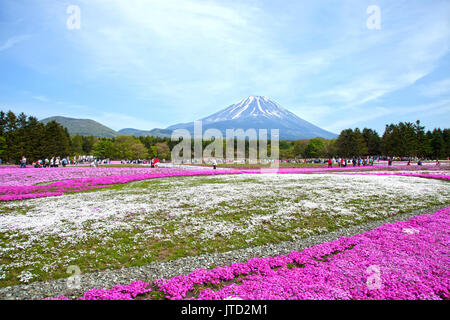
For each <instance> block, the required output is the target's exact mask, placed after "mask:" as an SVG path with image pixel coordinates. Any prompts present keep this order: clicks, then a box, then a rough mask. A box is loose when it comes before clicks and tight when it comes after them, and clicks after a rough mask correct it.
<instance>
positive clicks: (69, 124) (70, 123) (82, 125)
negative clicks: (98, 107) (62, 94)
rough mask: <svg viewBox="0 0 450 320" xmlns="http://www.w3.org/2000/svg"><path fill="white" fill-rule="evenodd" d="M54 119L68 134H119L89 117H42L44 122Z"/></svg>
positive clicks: (108, 135) (96, 135) (112, 135)
mask: <svg viewBox="0 0 450 320" xmlns="http://www.w3.org/2000/svg"><path fill="white" fill-rule="evenodd" d="M53 120H55V121H56V122H58V123H59V124H60V125H62V126H63V127H66V128H67V130H68V131H69V134H70V135H76V134H79V135H82V136H94V137H109V138H111V137H117V136H118V135H119V134H118V133H117V132H116V131H114V130H113V129H111V128H108V127H107V126H105V125H103V124H101V123H98V122H97V121H94V120H91V119H74V118H67V117H49V118H45V119H42V120H41V122H42V123H44V124H46V123H48V122H50V121H53Z"/></svg>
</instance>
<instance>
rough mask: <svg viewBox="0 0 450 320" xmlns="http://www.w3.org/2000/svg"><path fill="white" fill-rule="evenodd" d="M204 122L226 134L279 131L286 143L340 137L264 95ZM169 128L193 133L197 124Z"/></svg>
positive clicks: (205, 127)
mask: <svg viewBox="0 0 450 320" xmlns="http://www.w3.org/2000/svg"><path fill="white" fill-rule="evenodd" d="M201 121H202V125H203V129H204V130H206V129H208V128H215V129H219V130H221V131H223V132H225V130H226V129H244V130H246V129H250V128H254V129H268V130H270V129H279V130H280V139H285V140H297V139H309V138H316V137H323V138H326V139H332V138H335V137H336V134H334V133H332V132H328V131H326V130H323V129H321V128H319V127H317V126H315V125H313V124H312V123H309V122H307V121H305V120H303V119H301V118H299V117H298V116H296V115H295V114H293V113H292V112H290V111H288V110H286V109H285V108H283V107H282V106H280V105H279V104H278V103H276V102H275V101H273V100H271V99H269V98H267V97H262V96H249V97H247V98H245V99H242V100H241V101H239V102H237V103H235V104H232V105H230V106H229V107H227V108H225V109H223V110H221V111H219V112H216V113H214V114H212V115H210V116H208V117H205V118H203V119H201ZM167 129H170V130H175V129H188V130H189V131H190V132H193V123H192V122H190V123H180V124H176V125H173V126H170V127H168V128H167Z"/></svg>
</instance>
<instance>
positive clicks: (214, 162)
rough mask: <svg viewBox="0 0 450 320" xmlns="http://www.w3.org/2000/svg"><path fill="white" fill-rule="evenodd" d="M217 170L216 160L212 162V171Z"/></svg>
mask: <svg viewBox="0 0 450 320" xmlns="http://www.w3.org/2000/svg"><path fill="white" fill-rule="evenodd" d="M216 168H217V161H216V159H214V160H213V169H214V170H216Z"/></svg>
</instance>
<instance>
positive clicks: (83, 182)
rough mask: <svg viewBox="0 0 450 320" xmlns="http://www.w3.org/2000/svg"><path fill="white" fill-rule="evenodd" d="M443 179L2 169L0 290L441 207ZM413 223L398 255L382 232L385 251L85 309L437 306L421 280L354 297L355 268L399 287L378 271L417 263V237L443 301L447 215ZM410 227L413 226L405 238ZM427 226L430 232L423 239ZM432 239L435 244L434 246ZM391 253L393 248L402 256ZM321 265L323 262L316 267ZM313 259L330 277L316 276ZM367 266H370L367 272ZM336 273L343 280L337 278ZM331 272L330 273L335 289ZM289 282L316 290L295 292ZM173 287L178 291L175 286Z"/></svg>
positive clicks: (356, 250)
mask: <svg viewBox="0 0 450 320" xmlns="http://www.w3.org/2000/svg"><path fill="white" fill-rule="evenodd" d="M448 169H449V167H448V166H447V167H446V166H445V165H443V166H441V167H434V166H426V167H423V168H419V167H417V166H408V167H407V166H395V168H389V167H387V166H382V165H380V166H378V167H377V168H373V167H357V168H354V167H346V168H330V169H328V168H323V167H317V166H316V167H299V168H287V167H281V168H279V169H276V170H271V169H268V168H253V169H245V170H244V169H233V168H225V169H220V170H212V169H210V168H202V167H194V166H192V167H179V168H159V169H154V168H149V167H98V168H93V167H66V168H48V169H34V168H28V169H19V168H14V167H3V168H0V200H3V201H0V238H1V245H0V287H6V286H11V285H16V284H28V283H32V282H36V281H47V280H52V279H59V278H65V277H68V276H69V275H68V274H67V273H66V270H67V267H68V266H69V265H76V266H79V267H80V269H81V270H82V272H83V273H88V272H93V271H98V270H106V269H120V268H127V267H133V266H144V265H147V264H149V263H151V262H157V261H167V260H174V259H178V258H181V257H188V256H198V255H202V254H205V253H214V252H228V251H232V250H236V249H241V248H249V247H253V246H260V245H264V244H268V243H280V242H283V241H291V240H297V239H302V238H307V237H309V236H311V235H314V234H323V233H327V232H329V231H333V230H337V229H340V228H345V227H347V226H351V225H358V224H361V223H364V222H368V221H374V220H380V219H384V218H387V217H391V216H394V215H401V214H402V213H406V212H411V211H414V210H418V209H423V208H429V207H432V206H449V205H450V184H449V182H448V180H449V170H448ZM274 173H275V174H274ZM425 217H428V218H427V219H425ZM417 219H418V220H417V221H419V222H417V221H416V220H414V219H413V220H411V221H410V222H408V225H405V227H404V228H405V229H406V230H410V231H411V230H412V232H409V231H408V232H406V233H400V236H401V238H402V239H403V238H404V243H403V244H402V243H398V247H397V244H396V243H392V242H393V240H392V239H394V238H396V237H397V236H398V235H397V234H395V233H392V232H391V231H389V230H391V229H389V228H391V227H387V226H386V227H383V228H381V231H380V230H379V229H376V230H378V231H376V232H382V234H383V237H385V235H386V237H385V239H388V236H389V235H390V236H391V238H392V239H391V240H392V241H388V240H386V242H383V241H381V240H380V241H381V242H380V243H378V242H374V241H369V240H367V239H369V238H370V239H372V240H373V239H375V238H376V237H375V236H368V235H370V234H371V233H370V232H372V231H370V232H369V233H367V234H365V235H361V236H356V237H352V238H349V239H340V240H338V241H335V242H330V243H324V244H322V246H316V247H314V248H315V249H314V248H311V249H307V250H305V251H304V252H302V253H295V252H293V253H291V254H290V255H288V256H285V257H284V256H282V257H273V258H267V259H259V258H254V260H251V261H249V262H248V264H246V265H245V264H236V265H230V266H229V267H222V268H218V269H214V270H215V271H214V272H218V273H217V276H214V275H212V274H211V272H213V271H211V270H208V271H205V270H198V271H196V272H194V273H193V274H191V275H189V276H180V277H181V278H177V277H175V278H173V279H166V280H160V281H158V282H156V283H155V284H153V286H152V287H151V288H150V287H147V284H145V283H144V282H135V283H132V284H130V285H128V284H125V285H123V286H122V285H120V286H118V287H117V288H115V289H109V290H103V289H95V290H93V291H89V292H86V294H85V296H84V298H86V299H92V298H102V299H103V298H108V297H109V298H114V299H126V298H135V297H136V296H138V295H139V296H144V297H147V298H149V297H160V298H161V297H166V298H168V299H184V298H195V299H223V298H227V297H229V296H238V297H240V298H244V299H371V298H382V299H394V298H399V299H416V298H424V299H435V298H436V299H440V298H443V297H444V298H445V297H448V296H445V294H446V293H445V288H444V289H442V288H441V287H439V288H440V289H439V290H440V291H439V290H438V289H436V288H438V287H437V284H436V285H435V284H431V282H432V281H431V280H430V279H428V280H427V281H428V282H426V283H427V284H424V286H425V287H427V288H428V289H426V290H425V289H424V290H422V291H420V290H418V291H417V292H416V291H414V290H413V291H411V290H409V289H408V290H409V291H408V290H406V289H404V288H403V287H399V289H398V290H397V291H399V292H396V293H394V294H393V295H392V296H389V292H388V291H383V290H381V291H380V290H378V291H376V292H372V291H370V292H369V291H367V292H366V291H364V292H363V291H361V290H363V288H362V287H361V286H362V285H361V284H360V282H358V281H360V280H361V279H362V278H361V277H362V272H363V269H364V268H368V267H369V266H371V265H375V266H378V267H373V268H375V269H374V270H375V272H378V271H379V270H380V268H381V273H382V275H383V276H385V277H390V278H389V279H390V280H386V282H383V283H384V284H386V285H388V286H394V285H398V286H401V284H400V283H398V284H395V281H396V280H395V279H396V278H395V277H397V276H398V275H399V274H400V273H401V272H400V271H399V270H397V271H395V270H394V271H395V272H397V273H395V272H394V271H392V270H391V269H389V266H393V265H396V264H397V265H398V263H397V262H398V261H400V260H401V261H403V262H404V263H405V265H404V267H403V266H402V267H401V268H400V269H402V270H403V268H406V269H405V270H409V269H408V268H411V266H412V262H411V261H413V260H411V259H412V258H411V259H410V260H408V259H406V258H405V256H403V254H404V252H403V251H404V250H406V251H405V252H415V254H419V253H420V250H419V249H418V248H416V247H414V246H413V247H408V246H412V244H411V243H410V242H408V241H409V240H411V239H413V238H414V237H416V241H412V242H414V245H421V246H422V247H421V248H422V250H426V252H427V255H428V254H429V255H430V256H429V257H428V256H427V255H423V256H422V257H421V258H420V259H423V263H422V264H423V265H422V266H420V268H421V269H420V268H419V269H417V272H422V273H424V274H425V273H426V272H431V271H430V270H432V272H438V273H439V274H438V276H436V277H435V278H436V279H437V280H436V281H437V282H439V281H440V283H443V285H447V294H448V283H447V282H445V281H448V278H449V277H448V274H447V273H445V272H444V273H442V270H441V269H442V264H443V263H444V264H445V263H447V262H448V260H445V259H443V258H442V257H441V258H440V259H441V262H440V263H441V265H438V262H436V261H437V260H439V259H438V256H439V254H440V253H441V254H442V252H443V251H442V250H443V247H442V246H441V245H440V244H438V242H439V243H441V242H442V243H444V244H445V243H446V241H447V243H448V231H447V230H446V229H445V227H446V225H445V223H444V222H445V221H446V222H447V225H448V210H447V211H445V210H444V211H442V212H438V213H437V214H435V215H432V216H422V217H418V218H417ZM420 219H424V220H420ZM446 219H447V220H446ZM415 221H416V222H415ZM410 224H411V225H410ZM413 224H420V226H419V227H417V228H416V227H414V226H413ZM428 224H429V225H430V228H431V226H436V228H437V229H429V228H428V227H427V225H428ZM400 225H401V223H400ZM417 230H419V232H416V231H417ZM442 230H444V231H442ZM373 232H375V230H373ZM438 233H442V237H443V238H442V237H440V236H438ZM432 235H435V236H436V237H438V238H436V239H438V240H436V246H434V244H433V245H431V244H429V245H428V247H426V245H425V244H426V241H430V239H431V238H430V237H431V236H432ZM379 236H380V234H378V236H377V237H379ZM408 236H409V238H408ZM444 236H447V238H445V237H444ZM422 237H423V239H422ZM380 239H381V238H380ZM408 239H409V240H408ZM419 240H420V241H419ZM402 241H403V240H402ZM403 245H404V246H405V247H401V246H403ZM371 246H372V247H371ZM389 246H391V247H389ZM319 248H321V249H319ZM371 248H372V249H371ZM374 248H378V249H376V250H378V251H379V254H382V253H383V252H384V254H387V252H395V254H392V256H389V255H386V256H380V255H379V254H378V255H377V252H378V251H376V250H375V249H374ZM405 248H407V249H405ZM311 250H312V251H311ZM314 250H315V251H314ZM330 250H331V251H330ZM414 250H416V251H414ZM330 254H332V256H328V255H330ZM324 256H327V259H329V260H330V261H335V263H337V265H335V264H334V262H333V263H322V262H323V261H321V259H322V260H323V259H324V258H323V257H324ZM362 256H363V257H364V259H361V257H362ZM296 257H297V258H298V259H297V258H296ZM308 257H309V258H308ZM340 257H346V258H345V259H346V260H341V258H340ZM411 257H412V256H411ZM375 258H376V259H375ZM296 259H297V260H296ZM305 259H306V260H305ZM308 259H309V260H308ZM311 259H312V260H311ZM317 259H318V260H317ZM327 259H325V260H327ZM342 259H344V258H342ZM374 259H375V260H377V259H378V260H379V261H378V260H377V261H378V262H379V263H378V262H377V261H375V260H374ZM380 259H381V260H380ZM417 259H418V258H416V261H417ZM372 260H373V261H372ZM397 260H398V261H397ZM302 261H303V262H304V263H301V262H302ZM314 261H315V262H314ZM327 261H328V260H327ZM427 261H429V263H428V262H427ZM433 261H435V262H433ZM319 262H320V264H319ZM369 262H373V263H370V265H368V266H366V264H367V263H369ZM383 263H387V264H383ZM410 263H411V266H410V265H409V264H410ZM427 263H428V264H427ZM320 265H323V266H322V267H320ZM344 265H347V266H348V268H349V269H348V270H347V271H345V272H347V273H344V276H343V275H342V272H344V271H343V270H341V269H342V268H343V266H344ZM325 266H327V267H325ZM447 267H448V264H447ZM236 268H237V269H236ZM249 268H250V269H249ZM255 268H256V269H255ZM268 268H269V269H270V270H271V271H270V270H269V269H268ZM324 268H325V269H324ZM339 268H340V269H339ZM429 268H431V269H429ZM394 269H395V268H394ZM246 270H247V271H246ZM338 270H341V271H340V272H341V275H340V276H339V275H338ZM364 270H365V269H364ZM371 270H372V269H371ZM374 270H372V271H374ZM377 270H378V271H377ZM385 270H390V271H389V272H391V273H389V272H385ZM205 272H206V273H205ZM399 272H400V273H399ZM408 272H409V271H408ZM411 272H412V271H411ZM214 274H215V273H214ZM406 274H407V275H408V276H410V277H411V279H416V280H414V281H418V280H417V279H419V278H414V277H416V276H417V275H416V274H415V273H411V274H410V275H409V274H408V273H406ZM183 277H188V278H183ZM198 277H200V278H198ZM202 277H204V278H202ZM230 277H231V278H230ZM302 277H303V278H302ZM336 277H338V278H336ZM417 277H418V276H417ZM296 278H299V279H300V278H302V279H310V280H311V279H319V280H320V281H318V282H316V281H310V280H308V281H306V280H305V281H296V280H295V279H296ZM177 279H178V280H177ZM180 279H181V280H180ZM189 279H191V280H192V279H193V280H192V281H193V282H192V281H191V280H189ZM199 279H200V280H199ZM205 279H206V280H205ZM208 279H209V280H208ZM386 279H388V278H386ZM408 279H409V278H408ZM420 279H421V280H420V281H422V282H423V281H424V280H423V279H422V278H420ZM443 279H444V280H443ZM177 281H178V282H177ZM179 281H181V282H179ZM190 281H191V282H190ZM339 281H341V282H339ZM383 281H384V280H383ZM399 281H400V280H399ZM402 281H403V280H401V281H400V282H401V283H403V282H402ZM405 281H406V280H405ZM408 281H409V280H408ZM411 281H412V280H411ZM179 283H183V284H184V285H186V287H182V286H181V287H180V284H179ZM189 283H191V284H189ZM277 283H279V284H281V285H277ZM424 283H425V282H424ZM445 283H447V284H445ZM156 285H157V286H156ZM155 286H156V287H155ZM192 286H194V287H192ZM277 286H278V287H277ZM275 287H277V288H278V289H277V288H275ZM366 287H367V286H366ZM444 287H445V286H444ZM155 288H156V289H155ZM320 288H322V289H320ZM333 288H334V289H333ZM339 288H340V289H339ZM352 288H353V289H354V290H353V289H352ZM387 288H389V287H387ZM430 288H431V289H430ZM155 290H156V291H155ZM352 290H353V291H352ZM386 290H387V289H386ZM405 290H406V291H405ZM430 290H431V291H430ZM391 291H392V290H391ZM394 291H396V290H394ZM442 292H444V293H442ZM420 294H423V295H422V296H420Z"/></svg>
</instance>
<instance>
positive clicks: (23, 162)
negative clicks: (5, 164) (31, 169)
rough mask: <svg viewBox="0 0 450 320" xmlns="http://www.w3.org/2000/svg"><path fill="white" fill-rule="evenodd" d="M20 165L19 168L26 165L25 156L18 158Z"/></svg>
mask: <svg viewBox="0 0 450 320" xmlns="http://www.w3.org/2000/svg"><path fill="white" fill-rule="evenodd" d="M20 167H21V168H26V167H27V158H25V156H22V159H20Z"/></svg>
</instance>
